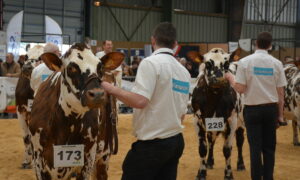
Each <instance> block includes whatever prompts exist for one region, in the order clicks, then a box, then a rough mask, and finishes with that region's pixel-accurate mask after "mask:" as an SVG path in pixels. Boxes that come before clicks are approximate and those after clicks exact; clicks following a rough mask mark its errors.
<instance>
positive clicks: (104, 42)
mask: <svg viewBox="0 0 300 180" xmlns="http://www.w3.org/2000/svg"><path fill="white" fill-rule="evenodd" d="M107 41H111V42H112V40H104V41H103V42H102V45H103V46H104V45H105V44H106V42H107Z"/></svg>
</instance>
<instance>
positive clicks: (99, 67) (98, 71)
mask: <svg viewBox="0 0 300 180" xmlns="http://www.w3.org/2000/svg"><path fill="white" fill-rule="evenodd" d="M97 74H98V75H99V76H102V64H101V63H99V64H98V65H97Z"/></svg>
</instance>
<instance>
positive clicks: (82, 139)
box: [29, 44, 124, 180]
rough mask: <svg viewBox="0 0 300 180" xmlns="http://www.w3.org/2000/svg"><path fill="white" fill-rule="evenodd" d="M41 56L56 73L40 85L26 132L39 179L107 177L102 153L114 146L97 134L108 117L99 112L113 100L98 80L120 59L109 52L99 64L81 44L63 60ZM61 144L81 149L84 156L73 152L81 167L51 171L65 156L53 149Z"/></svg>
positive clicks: (120, 60) (105, 154)
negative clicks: (55, 162)
mask: <svg viewBox="0 0 300 180" xmlns="http://www.w3.org/2000/svg"><path fill="white" fill-rule="evenodd" d="M41 58H42V59H43V60H44V62H45V63H46V65H47V66H48V67H49V68H50V69H51V70H54V71H56V72H55V73H53V74H52V75H51V76H50V77H49V78H48V79H47V80H46V81H45V82H43V83H42V84H41V85H40V87H39V90H38V92H37V93H36V96H35V99H34V102H33V106H32V119H31V121H30V124H29V129H30V132H31V134H32V137H31V142H32V145H33V150H34V153H33V154H34V155H33V161H34V165H35V170H36V176H37V178H38V179H40V180H41V179H42V180H49V179H70V178H71V176H72V175H74V174H76V179H88V178H89V176H90V175H91V173H92V172H93V173H94V174H93V178H95V179H105V178H107V176H106V175H104V176H102V175H101V173H103V172H102V170H106V169H105V168H106V164H105V163H104V162H106V160H107V154H108V152H105V149H111V147H110V146H111V145H112V144H113V143H107V142H109V141H107V140H105V138H107V139H109V138H110V137H105V138H103V137H102V138H100V136H103V133H105V132H101V127H102V126H103V123H105V122H103V119H107V118H105V117H104V116H107V114H105V113H104V112H103V110H104V109H110V108H111V106H110V105H109V103H114V102H113V100H111V99H108V98H107V97H108V96H107V94H106V93H105V92H104V90H103V89H102V88H101V81H102V77H103V75H104V73H105V71H106V70H113V69H115V68H117V67H118V66H119V65H120V64H121V63H122V60H123V59H124V55H123V54H122V53H116V52H113V53H109V54H107V55H106V56H104V57H103V58H101V61H102V62H101V61H99V59H98V58H97V57H96V56H94V54H93V53H92V51H91V50H90V49H89V48H88V47H87V46H86V45H85V44H75V45H73V46H72V47H71V48H70V49H69V51H68V52H67V53H66V54H65V55H64V56H63V57H62V59H59V58H58V57H57V56H56V55H55V54H52V53H45V54H43V55H42V57H41ZM110 110H111V109H110ZM108 119H112V118H111V117H110V118H108ZM106 123H110V122H107V121H106ZM108 128H112V127H109V126H106V127H104V129H106V130H107V131H109V129H108ZM110 142H112V141H110ZM59 145H72V146H75V145H83V146H84V151H83V154H81V152H80V151H75V152H74V153H73V154H74V159H75V160H77V159H81V158H83V159H84V165H83V166H75V167H73V166H72V167H70V166H69V167H61V166H57V167H55V166H54V158H57V157H58V158H60V157H61V158H62V155H63V154H60V153H61V152H59V153H58V154H54V152H55V151H54V147H57V146H59ZM68 155H70V156H71V154H68ZM75 155H76V156H75ZM70 156H68V157H70ZM65 158H66V156H65ZM62 159H63V158H62ZM94 165H95V166H96V167H94Z"/></svg>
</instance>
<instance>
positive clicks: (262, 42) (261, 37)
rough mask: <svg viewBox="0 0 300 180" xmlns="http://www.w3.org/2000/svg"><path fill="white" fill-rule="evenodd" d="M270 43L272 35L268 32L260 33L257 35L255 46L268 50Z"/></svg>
mask: <svg viewBox="0 0 300 180" xmlns="http://www.w3.org/2000/svg"><path fill="white" fill-rule="evenodd" d="M271 43H272V35H271V33H269V32H261V33H259V34H258V35H257V40H256V45H257V47H258V48H259V49H268V48H269V47H270V46H271Z"/></svg>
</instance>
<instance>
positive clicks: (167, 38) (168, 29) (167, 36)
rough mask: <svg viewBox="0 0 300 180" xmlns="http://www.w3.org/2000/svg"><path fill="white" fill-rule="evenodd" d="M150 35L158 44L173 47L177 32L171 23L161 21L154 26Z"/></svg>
mask: <svg viewBox="0 0 300 180" xmlns="http://www.w3.org/2000/svg"><path fill="white" fill-rule="evenodd" d="M152 36H153V38H154V39H155V40H156V43H157V45H158V46H161V47H166V48H170V49H173V46H174V44H175V42H176V38H177V33H176V29H175V27H174V26H173V24H172V23H169V22H163V23H160V24H158V25H157V26H156V27H155V28H154V30H153V34H152Z"/></svg>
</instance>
